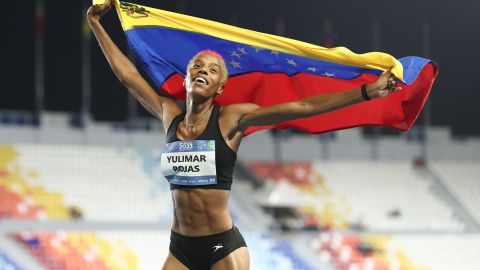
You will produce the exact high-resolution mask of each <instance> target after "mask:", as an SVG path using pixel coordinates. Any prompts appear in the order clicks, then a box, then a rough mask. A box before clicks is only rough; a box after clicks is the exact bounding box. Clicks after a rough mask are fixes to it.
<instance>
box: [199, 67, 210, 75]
mask: <svg viewBox="0 0 480 270" xmlns="http://www.w3.org/2000/svg"><path fill="white" fill-rule="evenodd" d="M198 73H200V74H203V75H207V74H208V73H207V70H206V69H205V68H204V67H201V68H199V69H198Z"/></svg>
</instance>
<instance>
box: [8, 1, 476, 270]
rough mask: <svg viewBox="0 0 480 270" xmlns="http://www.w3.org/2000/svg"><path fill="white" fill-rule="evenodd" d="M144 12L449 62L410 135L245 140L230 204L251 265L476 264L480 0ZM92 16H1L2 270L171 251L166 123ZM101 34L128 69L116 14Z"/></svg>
mask: <svg viewBox="0 0 480 270" xmlns="http://www.w3.org/2000/svg"><path fill="white" fill-rule="evenodd" d="M135 3H138V4H141V5H146V6H151V7H156V8H160V9H165V10H169V11H174V12H180V13H184V14H188V15H193V16H196V17H202V18H206V19H210V20H215V21H219V22H224V23H227V24H231V25H235V26H239V27H243V28H248V29H252V30H256V31H261V32H267V33H272V34H278V35H282V36H286V37H290V38H294V39H298V40H302V41H306V42H309V43H313V44H318V45H321V46H325V47H336V46H345V47H347V48H349V49H351V50H352V51H354V52H356V53H364V52H369V51H383V52H386V53H389V54H391V55H393V56H395V57H396V58H400V57H404V56H408V55H416V56H422V57H426V58H429V59H432V60H434V61H435V62H437V63H438V65H439V67H440V68H439V70H440V72H439V76H438V78H437V81H436V82H435V84H434V86H433V89H432V92H431V95H430V98H429V100H428V102H427V103H426V105H425V107H424V109H423V111H422V114H421V116H420V117H419V119H418V120H417V122H416V124H415V125H414V126H413V127H412V129H411V130H410V131H408V132H406V133H400V132H397V131H394V130H391V129H387V128H379V127H361V128H355V129H350V130H344V131H338V132H332V133H326V134H319V135H311V134H303V133H299V132H297V131H295V130H272V131H263V132H259V133H255V134H254V135H251V136H249V137H247V138H245V140H244V142H242V147H241V148H240V151H239V153H238V157H239V159H238V165H237V168H236V171H235V181H234V185H233V190H232V193H231V201H230V208H231V211H232V214H233V217H234V220H235V223H236V224H237V226H238V227H239V228H240V230H241V231H242V233H243V234H244V236H245V238H246V241H247V244H248V245H249V247H250V254H251V259H252V260H251V261H252V263H251V269H254V270H255V269H297V270H300V269H328V270H337V269H338V270H359V269H366V270H387V269H388V270H390V269H391V270H414V269H415V270H416V269H418V270H420V269H421V270H427V269H431V270H437V269H445V270H450V269H462V270H470V269H471V270H473V269H478V265H480V258H478V254H480V196H479V195H480V120H479V116H480V106H478V105H477V103H478V101H477V100H479V98H480V93H479V92H477V91H476V89H477V88H478V86H475V85H478V83H477V78H478V74H477V72H478V70H479V69H478V67H477V66H476V65H475V64H476V63H479V62H480V56H479V54H477V53H475V50H476V49H477V48H479V47H480V31H479V29H480V20H479V19H478V16H477V13H478V10H480V3H477V2H476V1H470V0H457V1H447V0H423V1H410V0H409V1H401V2H398V1H391V0H383V1H380V0H371V1H353V0H352V1H347V0H338V1H313V0H303V1H296V2H295V1H284V0H277V1H271V0H263V1H250V0H244V1H218V0H212V1H207V2H204V1H187V0H176V1H172V0H170V1H167V0H164V1H158V0H157V1H153V0H151V1H136V2H135ZM89 5H90V1H86V0H70V1H54V0H36V1H34V0H26V1H14V2H12V3H9V4H8V7H6V9H5V10H4V12H3V13H2V16H1V20H2V24H3V25H4V27H3V32H4V34H3V38H2V42H1V46H2V51H3V52H4V53H3V55H2V60H3V61H2V65H1V70H2V72H1V73H0V76H1V77H0V78H1V82H2V87H1V90H0V91H1V93H2V95H1V97H0V269H9V270H10V269H141V270H143V269H159V268H160V267H161V265H162V264H163V261H164V258H165V256H166V254H167V252H168V244H169V232H170V223H171V220H172V217H171V212H172V210H171V208H172V203H171V198H170V194H169V186H168V184H167V183H166V182H165V180H164V179H163V177H162V176H161V174H160V171H159V158H160V155H161V151H160V150H161V147H162V145H163V144H164V142H165V136H164V131H163V127H162V124H161V122H160V121H159V120H156V119H155V118H153V117H151V116H150V115H149V114H148V112H146V111H145V110H144V109H143V108H142V107H141V106H140V105H139V104H138V103H137V102H136V101H135V100H134V99H133V98H132V97H131V96H129V95H128V93H127V91H126V89H125V88H124V87H123V86H122V85H121V84H120V83H119V82H118V80H117V79H116V77H115V75H114V74H113V72H111V70H110V68H109V66H108V63H107V62H106V60H105V58H104V57H103V54H102V52H101V50H100V48H99V46H98V44H97V42H96V40H95V39H94V37H93V36H92V33H91V32H90V29H89V27H88V25H87V23H86V19H85V14H86V10H87V8H88V7H89ZM102 23H103V25H104V27H105V28H106V29H107V31H108V32H109V34H110V35H111V37H112V38H113V39H114V41H115V42H116V43H117V45H118V46H119V47H120V48H121V49H122V50H123V51H124V52H125V53H126V54H127V55H129V56H131V57H132V60H134V61H135V59H134V58H133V54H132V53H131V52H130V51H129V50H128V47H127V44H126V40H125V37H124V34H123V32H122V30H121V26H120V23H119V21H118V18H117V16H116V14H115V12H113V11H111V12H110V13H108V14H107V15H106V16H105V17H104V18H103V19H102ZM145 77H146V76H145Z"/></svg>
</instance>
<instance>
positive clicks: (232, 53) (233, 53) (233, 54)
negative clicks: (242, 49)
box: [230, 51, 240, 58]
mask: <svg viewBox="0 0 480 270" xmlns="http://www.w3.org/2000/svg"><path fill="white" fill-rule="evenodd" d="M230 56H232V57H233V56H235V57H238V58H240V54H238V53H237V52H236V51H233V52H231V53H230Z"/></svg>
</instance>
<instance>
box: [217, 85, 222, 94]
mask: <svg viewBox="0 0 480 270" xmlns="http://www.w3.org/2000/svg"><path fill="white" fill-rule="evenodd" d="M222 92H223V85H222V86H220V88H218V90H217V95H220V94H221V93H222Z"/></svg>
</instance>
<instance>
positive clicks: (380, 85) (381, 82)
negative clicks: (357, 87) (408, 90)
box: [366, 69, 402, 99]
mask: <svg viewBox="0 0 480 270" xmlns="http://www.w3.org/2000/svg"><path fill="white" fill-rule="evenodd" d="M396 85H397V82H396V81H395V76H393V75H392V71H391V69H389V70H387V71H385V72H383V73H382V75H380V76H379V77H378V79H377V80H376V81H375V82H373V83H367V85H366V86H367V94H368V96H369V97H370V98H372V99H374V98H382V97H385V96H387V95H388V94H390V93H395V92H398V91H400V90H402V87H399V86H397V87H396Z"/></svg>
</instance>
